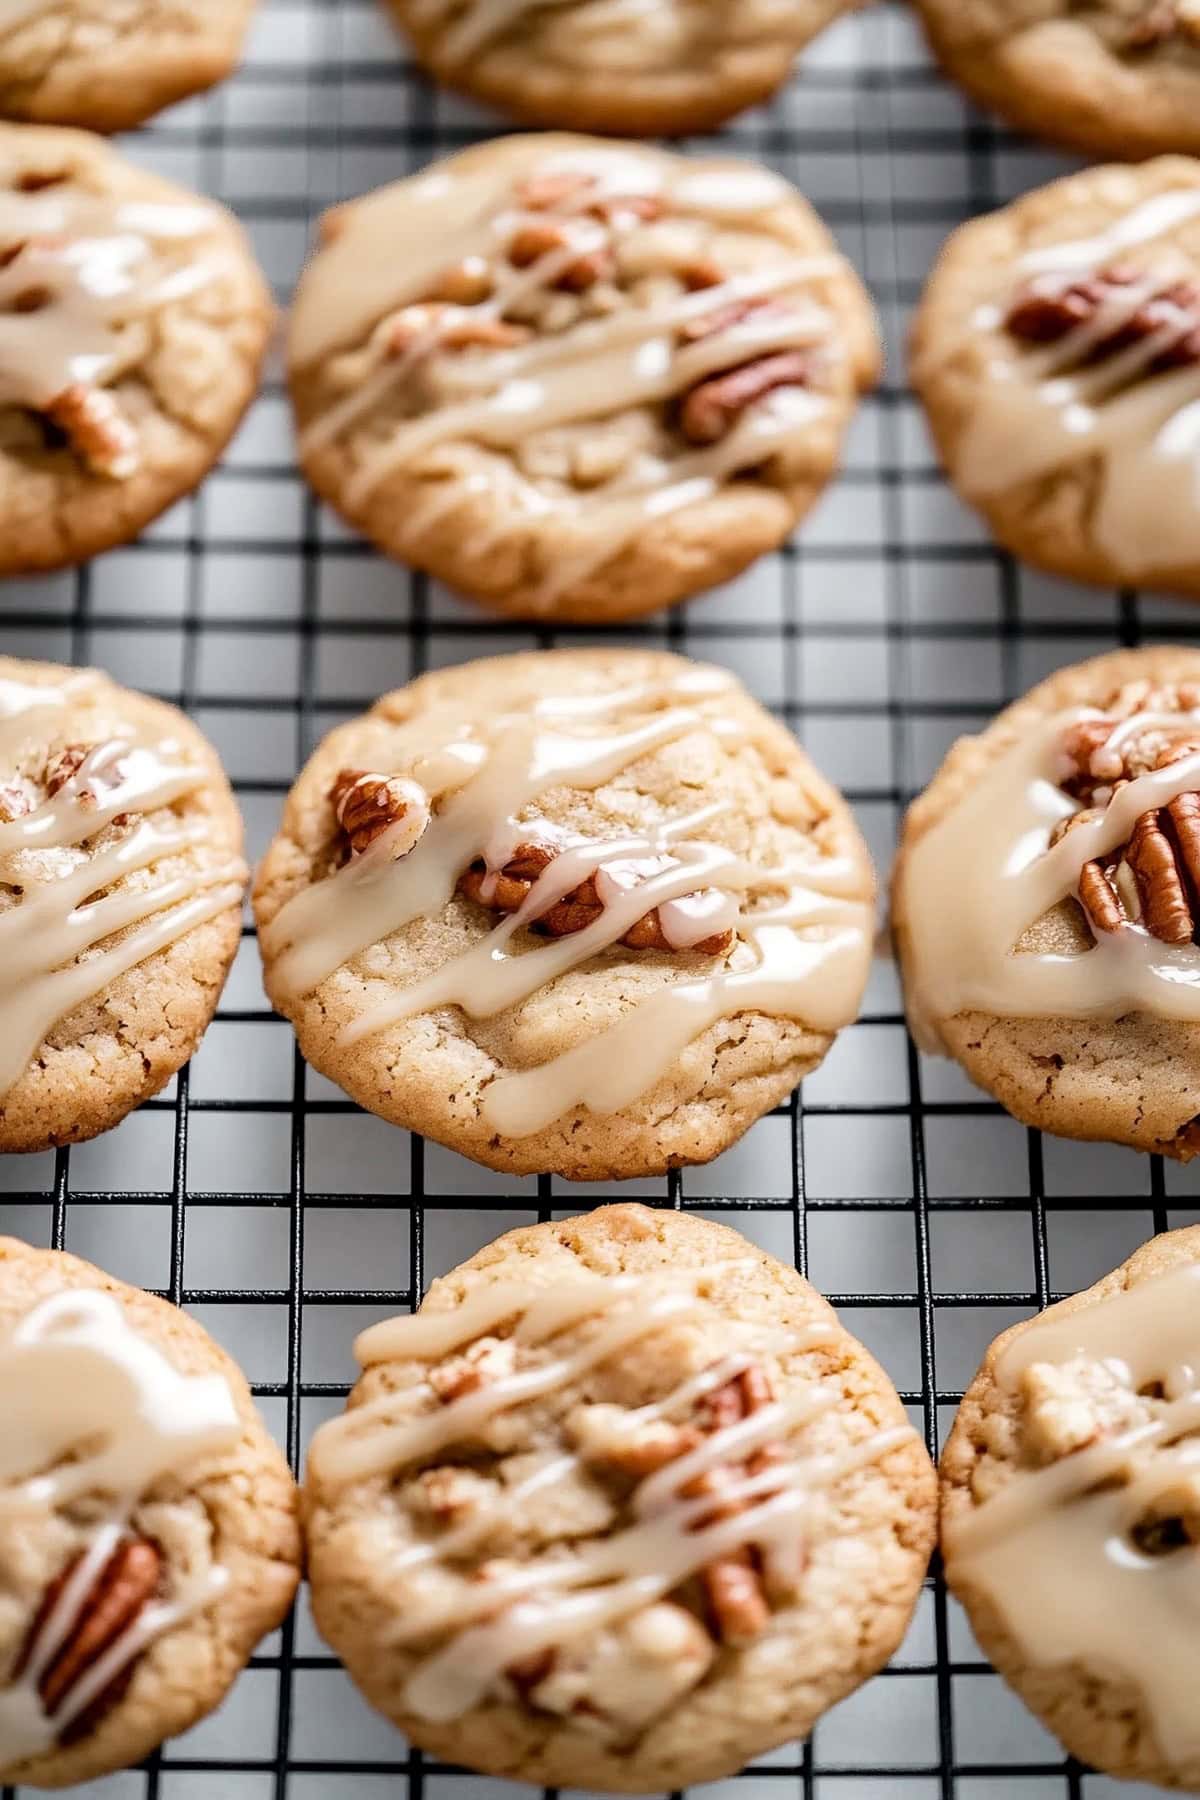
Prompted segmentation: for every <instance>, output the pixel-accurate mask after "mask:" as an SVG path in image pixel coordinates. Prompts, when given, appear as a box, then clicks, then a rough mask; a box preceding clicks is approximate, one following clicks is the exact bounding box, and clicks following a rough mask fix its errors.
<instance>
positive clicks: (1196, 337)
mask: <svg viewBox="0 0 1200 1800" xmlns="http://www.w3.org/2000/svg"><path fill="white" fill-rule="evenodd" d="M1154 280H1155V277H1154V276H1153V275H1152V274H1150V273H1148V272H1146V271H1142V270H1138V269H1133V268H1127V267H1125V266H1123V265H1120V266H1118V265H1111V266H1109V267H1108V268H1105V269H1100V270H1098V271H1097V272H1096V273H1095V274H1094V275H1055V274H1051V275H1035V276H1034V277H1033V278H1032V280H1030V281H1029V282H1027V283H1026V285H1025V286H1024V287H1023V288H1022V289H1021V291H1020V293H1018V295H1017V297H1016V299H1015V300H1014V302H1013V304H1012V306H1011V308H1010V309H1009V312H1008V315H1007V317H1006V319H1005V327H1006V329H1007V330H1008V331H1009V332H1010V333H1011V334H1012V336H1013V337H1016V338H1020V339H1022V340H1023V341H1024V342H1026V343H1031V344H1054V343H1058V342H1059V341H1060V340H1061V339H1062V338H1065V337H1067V336H1069V335H1070V333H1071V332H1073V331H1078V330H1080V328H1081V327H1083V326H1086V325H1089V324H1091V322H1092V320H1093V319H1095V318H1096V316H1097V315H1098V314H1099V313H1100V311H1101V309H1102V308H1105V307H1110V306H1113V305H1114V304H1115V303H1118V302H1120V301H1121V300H1122V299H1124V300H1125V301H1126V307H1125V309H1123V310H1122V309H1120V308H1119V307H1118V310H1117V317H1116V321H1115V322H1114V324H1113V326H1112V329H1111V330H1108V331H1105V332H1104V333H1103V335H1102V336H1101V337H1099V338H1098V339H1097V340H1096V341H1095V342H1094V343H1089V344H1088V345H1087V346H1086V348H1085V349H1084V351H1083V352H1082V354H1081V356H1080V359H1079V366H1080V367H1083V368H1087V367H1091V366H1092V365H1093V364H1095V363H1099V362H1103V361H1104V360H1105V358H1107V357H1110V356H1115V355H1116V354H1117V353H1118V352H1119V351H1121V350H1128V349H1130V348H1131V347H1132V346H1133V345H1134V344H1140V343H1143V342H1144V341H1145V340H1146V339H1147V338H1150V337H1156V336H1158V335H1159V334H1160V333H1162V334H1165V336H1164V342H1163V344H1162V345H1161V347H1160V348H1159V349H1158V350H1157V351H1156V352H1155V354H1154V355H1153V356H1152V357H1151V359H1150V360H1149V361H1148V363H1147V364H1146V371H1145V372H1146V373H1147V374H1151V375H1158V374H1163V373H1165V372H1166V371H1167V370H1169V369H1181V368H1189V367H1190V366H1191V365H1192V364H1193V363H1196V362H1200V282H1196V281H1190V280H1169V281H1163V282H1161V284H1160V285H1158V286H1153V285H1152V284H1153V283H1154ZM1148 285H1149V286H1150V291H1149V292H1145V289H1146V288H1147V286H1148ZM1135 286H1138V287H1140V288H1141V289H1142V290H1143V297H1142V298H1140V299H1139V298H1138V297H1137V296H1131V295H1130V293H1129V290H1130V289H1131V288H1133V287H1135Z"/></svg>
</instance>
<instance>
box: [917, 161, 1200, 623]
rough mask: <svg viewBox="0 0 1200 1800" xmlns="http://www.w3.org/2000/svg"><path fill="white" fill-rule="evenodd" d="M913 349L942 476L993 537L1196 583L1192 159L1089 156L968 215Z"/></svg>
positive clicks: (1187, 586)
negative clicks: (1079, 166) (1085, 162)
mask: <svg viewBox="0 0 1200 1800" xmlns="http://www.w3.org/2000/svg"><path fill="white" fill-rule="evenodd" d="M912 350H913V354H912V375H913V381H914V384H915V386H916V388H917V390H918V392H919V393H920V395H921V398H922V400H923V401H924V403H925V408H926V411H927V413H928V416H929V422H930V425H931V427H932V430H933V435H934V439H935V441H936V443H937V447H938V450H939V452H940V453H941V458H942V461H943V462H944V464H945V466H946V469H947V471H948V473H949V476H950V479H951V481H952V482H953V483H954V485H955V486H956V487H957V489H958V490H959V492H960V494H961V495H962V497H963V498H964V499H965V500H967V501H969V502H970V504H971V505H973V506H975V507H977V508H978V509H979V511H980V512H981V513H982V514H983V515H984V517H985V518H986V519H987V522H988V524H989V525H990V526H991V528H992V530H993V532H994V533H995V534H996V536H997V537H998V538H999V539H1000V541H1001V543H1002V544H1004V545H1006V546H1007V548H1008V549H1010V550H1012V551H1013V552H1014V553H1015V554H1016V555H1018V556H1021V557H1024V558H1025V559H1026V560H1028V561H1029V562H1032V563H1036V564H1038V565H1039V567H1041V568H1044V569H1049V570H1051V571H1052V572H1054V573H1056V574H1059V575H1066V576H1070V577H1073V578H1075V579H1077V580H1081V581H1094V582H1100V583H1104V584H1110V583H1120V584H1128V583H1134V582H1136V583H1139V584H1141V585H1144V586H1153V587H1159V588H1168V589H1171V590H1173V591H1175V592H1177V593H1180V594H1191V595H1195V596H1200V491H1198V489H1197V483H1196V449H1195V435H1196V434H1195V424H1194V417H1195V410H1196V402H1197V400H1200V162H1192V161H1189V160H1188V159H1186V158H1184V157H1165V158H1162V159H1160V160H1159V161H1156V162H1151V163H1146V164H1144V165H1143V166H1141V167H1140V168H1136V169H1130V168H1119V167H1112V166H1110V167H1107V168H1098V169H1085V170H1084V171H1083V172H1082V173H1081V174H1078V175H1069V176H1067V177H1066V178H1065V180H1062V181H1056V182H1053V183H1052V184H1051V185H1050V186H1049V187H1046V188H1041V189H1039V190H1038V191H1037V192H1036V193H1032V194H1027V195H1026V196H1025V197H1024V198H1023V199H1021V200H1018V201H1016V202H1015V204H1014V205H1012V206H1008V207H1006V208H1005V209H1004V210H1003V211H1002V212H999V213H996V214H994V215H992V216H991V217H990V218H985V219H978V220H975V221H974V222H973V223H971V224H969V225H965V226H963V227H962V229H961V230H959V231H958V232H956V233H955V234H954V236H953V237H952V238H951V239H950V241H949V243H948V244H947V245H946V247H945V249H944V250H943V252H942V255H941V257H940V259H939V261H938V264H937V266H936V268H935V270H934V273H933V276H932V278H931V280H930V283H929V286H928V288H927V290H926V293H925V297H924V300H923V301H922V304H921V307H920V311H919V312H918V315H917V319H916V324H915V327H914V331H913V346H912Z"/></svg>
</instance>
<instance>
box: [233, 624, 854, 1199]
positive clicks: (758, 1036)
mask: <svg viewBox="0 0 1200 1800" xmlns="http://www.w3.org/2000/svg"><path fill="white" fill-rule="evenodd" d="M872 892H873V882H872V875H871V868H870V861H869V858H868V856H867V852H866V849H865V847H864V846H863V844H862V841H861V839H860V838H859V836H858V833H857V831H856V829H855V827H854V825H853V823H852V821H851V819H850V816H849V813H848V811H847V809H846V807H845V804H844V802H843V801H842V800H841V798H840V796H839V795H837V794H836V793H835V792H834V791H833V790H832V789H831V788H830V787H829V786H828V784H827V783H825V782H824V781H822V779H821V777H820V776H819V775H818V774H817V773H816V771H815V770H814V769H813V767H812V765H811V764H810V763H809V762H808V760H807V758H806V757H805V755H804V753H803V751H802V750H801V749H800V747H799V745H797V744H796V742H795V740H794V739H793V738H792V737H790V736H789V734H788V733H787V732H786V731H784V730H783V728H782V727H781V726H778V725H776V724H775V723H774V721H772V720H771V719H769V718H768V717H767V715H766V714H765V713H763V712H762V711H761V709H760V708H759V707H758V706H757V705H756V704H755V703H754V701H752V700H751V699H750V697H749V695H748V694H746V692H745V691H744V689H743V688H742V687H741V686H740V684H739V683H737V682H736V681H735V680H733V678H732V677H730V676H727V675H725V674H723V673H722V672H721V671H720V670H718V669H712V668H703V667H700V666H698V665H696V664H694V663H689V662H687V661H685V660H684V659H683V658H682V657H676V656H668V655H665V654H663V653H660V652H654V651H651V652H638V651H631V650H624V651H620V650H618V651H599V650H596V651H545V652H540V653H534V654H530V655H525V656H510V657H496V658H494V659H492V660H490V661H484V662H475V663H468V664H466V665H465V666H463V667H460V668H455V669H446V670H443V671H441V672H439V673H436V674H431V675H425V676H423V677H422V678H421V679H420V680H419V681H415V682H413V683H412V685H411V686H410V687H408V688H402V689H400V690H398V691H397V692H396V693H394V694H387V695H385V696H384V697H383V699H382V700H380V701H379V702H378V703H377V704H376V705H375V706H374V707H373V708H372V709H371V711H370V712H369V713H367V714H366V715H365V716H364V717H363V718H361V719H356V720H354V721H353V722H352V723H350V724H348V725H345V726H341V727H339V728H338V729H337V730H336V731H333V732H331V733H330V735H329V736H328V737H327V738H326V739H325V741H324V743H323V744H321V745H320V746H319V748H318V749H317V751H316V753H315V754H314V756H313V757H312V759H311V760H310V762H309V764H308V766H307V767H306V768H305V769H304V771H303V772H302V774H301V775H300V778H299V780H298V781H297V783H296V785H295V787H294V788H293V790H292V793H291V795H290V797H289V799H288V803H287V808H286V811H285V815H284V820H283V827H282V830H281V832H280V835H279V836H278V837H277V838H276V840H275V842H274V843H273V844H272V846H271V849H270V850H269V851H268V853H267V857H266V860H265V861H264V863H263V865H262V867H261V869H260V871H259V874H258V879H257V882H256V884H255V910H256V914H257V917H258V923H259V943H260V946H261V948H262V952H263V964H264V971H265V980H266V984H267V988H268V991H269V993H270V995H271V998H272V1000H273V1002H274V1004H275V1005H276V1007H277V1008H278V1009H279V1010H280V1011H281V1012H282V1013H283V1014H284V1015H285V1016H286V1017H287V1018H289V1019H291V1020H292V1021H293V1023H294V1024H295V1026H296V1031H297V1035H298V1036H299V1039H300V1044H301V1048H302V1049H303V1051H304V1053H305V1055H306V1056H307V1057H308V1059H309V1060H310V1062H312V1063H313V1064H314V1065H315V1066H316V1067H317V1068H319V1069H320V1070H321V1071H322V1072H323V1073H325V1074H327V1075H329V1076H331V1077H332V1078H333V1079H334V1080H335V1081H337V1082H339V1083H340V1085H341V1086H342V1087H344V1088H345V1089H346V1090H347V1091H348V1092H349V1093H351V1094H353V1096H354V1097H355V1099H357V1100H358V1101H360V1103H361V1104H362V1105H364V1106H367V1107H369V1108H371V1110H372V1111H374V1112H377V1113H380V1114H382V1115H383V1117H385V1118H389V1119H392V1120H394V1121H395V1122H396V1123H397V1124H401V1125H405V1126H408V1127H409V1128H410V1129H414V1130H419V1131H423V1132H425V1133H426V1134H427V1135H429V1136H431V1137H434V1138H436V1139H438V1140H439V1141H440V1142H442V1143H445V1144H448V1145H450V1146H451V1147H452V1148H453V1149H455V1150H459V1151H462V1152H464V1153H465V1154H466V1155H468V1156H473V1157H475V1158H476V1159H477V1160H478V1161H480V1162H483V1163H486V1164H488V1165H490V1166H491V1167H493V1168H498V1169H509V1170H513V1171H516V1172H530V1171H538V1172H544V1171H555V1172H557V1173H558V1174H560V1175H567V1176H570V1177H572V1178H573V1179H576V1180H599V1179H601V1178H607V1177H610V1176H625V1175H635V1174H636V1175H644V1174H650V1173H655V1172H661V1171H663V1170H664V1169H666V1168H668V1167H670V1166H672V1165H673V1164H677V1163H685V1162H689V1163H690V1162H703V1161H706V1160H707V1159H708V1158H709V1157H712V1156H715V1155H717V1154H718V1152H719V1151H721V1150H723V1149H725V1148H726V1147H727V1146H728V1145H729V1144H730V1143H731V1142H733V1140H734V1139H735V1138H737V1137H739V1136H740V1135H741V1133H742V1132H743V1131H745V1130H746V1129H747V1127H748V1126H749V1125H751V1124H752V1123H753V1122H754V1120H755V1119H757V1118H758V1117H759V1115H760V1114H761V1113H763V1112H765V1111H767V1110H768V1109H769V1108H770V1107H771V1106H773V1105H775V1104H776V1103H777V1102H778V1101H779V1100H781V1099H782V1098H783V1097H784V1095H785V1094H787V1093H789V1092H790V1091H791V1089H792V1088H793V1087H794V1086H795V1084H796V1082H797V1081H798V1080H799V1079H800V1077H801V1076H802V1075H804V1074H806V1073H807V1072H808V1071H809V1070H810V1069H812V1068H815V1067H816V1065H817V1063H818V1062H819V1061H820V1060H821V1058H822V1057H823V1056H824V1055H825V1053H826V1051H827V1050H828V1048H829V1046H830V1044H831V1043H832V1041H833V1038H834V1035H835V1034H836V1032H837V1031H838V1030H840V1029H841V1027H842V1026H843V1025H846V1024H849V1023H850V1022H851V1021H852V1020H853V1018H854V1017H855V1015H856V1013H857V1009H858V1003H859V1000H860V998H861V995H862V990H863V986H864V983H865V980H866V975H867V970H868V966H869V962H870V956H871V949H872V940H873V935H874V932H873V926H874V920H873V914H872V908H871V900H872Z"/></svg>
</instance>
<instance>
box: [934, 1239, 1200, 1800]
mask: <svg viewBox="0 0 1200 1800" xmlns="http://www.w3.org/2000/svg"><path fill="white" fill-rule="evenodd" d="M1198 1302H1200V1227H1197V1226H1190V1227H1188V1228H1187V1229H1186V1230H1182V1231H1172V1232H1168V1233H1167V1234H1166V1235H1164V1236H1162V1237H1157V1238H1154V1239H1152V1240H1151V1242H1150V1243H1148V1244H1143V1246H1142V1248H1141V1249H1140V1250H1139V1251H1137V1253H1136V1254H1135V1255H1134V1256H1132V1257H1130V1259H1129V1261H1128V1262H1127V1263H1125V1264H1124V1265H1123V1266H1122V1267H1121V1268H1119V1269H1117V1270H1115V1271H1114V1272H1113V1274H1111V1275H1106V1276H1105V1277H1104V1279H1103V1281H1100V1282H1097V1284H1096V1286H1095V1287H1093V1288H1089V1289H1088V1291H1087V1292H1086V1293H1083V1294H1077V1295H1075V1296H1074V1298H1073V1299H1070V1300H1065V1301H1063V1302H1062V1303H1061V1305H1058V1306H1052V1307H1050V1309H1049V1310H1048V1311H1047V1312H1045V1313H1043V1314H1042V1315H1041V1317H1039V1318H1036V1319H1032V1320H1028V1321H1026V1322H1025V1323H1024V1324H1022V1325H1017V1326H1014V1327H1013V1329H1012V1330H1011V1331H1006V1332H1005V1333H1004V1334H1003V1336H1001V1337H1000V1338H998V1339H997V1340H996V1342H995V1343H994V1344H993V1345H992V1347H991V1349H990V1350H989V1351H988V1353H987V1356H986V1358H985V1360H984V1364H983V1367H982V1369H981V1370H980V1371H979V1374H978V1375H977V1376H976V1377H975V1380H974V1381H973V1382H972V1384H971V1387H970V1389H969V1390H968V1392H967V1396H966V1398H965V1400H964V1401H963V1404H962V1409H961V1411H960V1412H959V1415H958V1419H957V1421H956V1423H955V1426H954V1430H953V1432H952V1433H951V1435H950V1439H949V1442H948V1443H947V1445H946V1450H945V1454H944V1456H943V1458H942V1470H941V1490H942V1554H943V1557H944V1559H945V1566H946V1577H947V1580H948V1581H949V1583H950V1585H951V1587H952V1588H953V1590H954V1592H955V1593H956V1594H957V1596H958V1598H959V1599H960V1600H961V1601H962V1603H963V1605H964V1606H965V1607H966V1609H967V1613H968V1615H969V1617H970V1621H971V1626H972V1629H973V1630H974V1633H975V1636H976V1638H977V1639H978V1640H979V1643H980V1645H981V1646H982V1648H983V1650H984V1651H985V1653H986V1654H987V1656H988V1657H989V1658H990V1659H991V1661H992V1662H993V1663H994V1664H995V1666H996V1668H997V1669H999V1671H1000V1673H1001V1674H1002V1675H1003V1676H1004V1677H1005V1679H1006V1680H1007V1681H1009V1682H1010V1683H1011V1684H1012V1686H1013V1687H1014V1688H1016V1690H1017V1692H1018V1693H1019V1694H1020V1695H1021V1698H1022V1699H1023V1700H1024V1701H1025V1703H1026V1705H1027V1706H1029V1707H1031V1708H1032V1710H1033V1711H1034V1712H1035V1713H1036V1714H1037V1715H1038V1717H1039V1718H1040V1719H1041V1720H1042V1722H1043V1724H1044V1725H1046V1726H1047V1728H1048V1729H1049V1730H1050V1731H1052V1732H1054V1734H1055V1736H1056V1737H1058V1738H1060V1739H1061V1740H1062V1742H1063V1744H1065V1745H1066V1747H1067V1749H1068V1750H1070V1751H1071V1752H1072V1754H1073V1755H1074V1756H1076V1757H1078V1758H1079V1759H1080V1760H1081V1761H1082V1762H1084V1763H1087V1764H1090V1765H1091V1766H1092V1767H1094V1768H1096V1769H1099V1770H1102V1771H1103V1772H1105V1773H1107V1774H1110V1775H1116V1776H1119V1777H1122V1778H1124V1779H1126V1780H1131V1781H1142V1782H1156V1783H1159V1784H1160V1785H1162V1786H1163V1787H1171V1788H1183V1789H1185V1790H1186V1791H1187V1792H1188V1793H1193V1794H1194V1793H1197V1792H1200V1720H1198V1718H1197V1714H1196V1706H1195V1680H1194V1676H1195V1642H1196V1637H1195V1617H1196V1614H1195V1600H1196V1579H1197V1558H1196V1546H1197V1544H1200V1488H1198V1487H1197V1480H1196V1474H1195V1469H1196V1456H1195V1451H1196V1436H1195V1433H1196V1431H1197V1429H1198V1428H1200V1392H1198V1391H1197V1382H1196V1369H1197V1366H1198V1361H1200V1326H1198V1325H1197V1320H1198V1319H1200V1305H1198Z"/></svg>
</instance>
